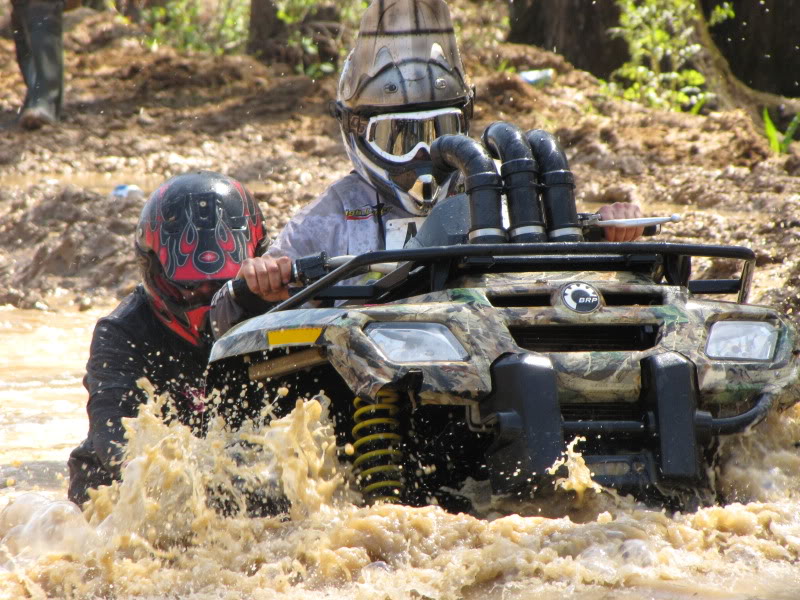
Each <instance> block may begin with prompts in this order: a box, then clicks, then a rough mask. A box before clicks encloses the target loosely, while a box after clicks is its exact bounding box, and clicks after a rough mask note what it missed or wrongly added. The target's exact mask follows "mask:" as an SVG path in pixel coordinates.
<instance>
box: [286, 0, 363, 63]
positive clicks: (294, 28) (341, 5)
mask: <svg viewBox="0 0 800 600" xmlns="http://www.w3.org/2000/svg"><path fill="white" fill-rule="evenodd" d="M320 4H323V3H321V2H320V1H319V0H275V6H276V8H277V9H278V18H279V19H280V20H281V21H283V23H284V24H285V25H286V28H287V30H288V32H289V39H288V40H287V43H288V45H289V47H290V48H295V49H298V50H300V51H301V52H302V55H303V56H304V60H303V62H302V63H298V64H297V65H295V70H296V71H297V72H298V73H300V74H304V75H307V76H308V77H312V78H314V79H317V78H320V77H323V76H325V75H330V74H332V73H334V72H335V71H336V65H335V64H333V63H332V62H330V61H324V60H322V59H321V58H320V51H319V46H318V44H317V43H316V42H315V41H314V38H313V37H312V36H311V35H309V33H308V30H307V29H306V28H304V27H303V26H304V25H305V24H306V22H307V21H308V20H309V18H310V17H312V16H313V14H314V11H315V10H317V8H318V7H319V5H320ZM368 5H369V1H368V0H338V1H337V2H336V8H337V10H338V11H339V15H340V23H341V25H342V27H341V29H340V30H339V34H338V36H337V38H336V40H335V41H336V43H337V45H338V46H339V47H340V49H341V50H340V54H344V53H345V52H346V50H345V47H344V44H342V41H343V39H344V38H345V37H346V36H347V35H348V34H350V33H351V32H354V31H356V30H357V29H358V25H359V22H360V20H361V15H362V14H363V13H364V10H365V9H366V8H367V6H368Z"/></svg>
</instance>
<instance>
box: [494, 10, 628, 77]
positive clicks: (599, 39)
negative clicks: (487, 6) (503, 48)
mask: <svg viewBox="0 0 800 600" xmlns="http://www.w3.org/2000/svg"><path fill="white" fill-rule="evenodd" d="M510 16H511V31H510V33H509V36H508V41H509V42H516V43H521V44H533V45H535V46H539V47H541V48H544V49H545V50H550V51H552V52H557V53H558V54H560V55H561V56H563V57H564V58H566V59H567V60H568V61H569V62H571V63H572V64H573V65H575V66H576V67H577V68H579V69H582V70H584V71H589V72H590V73H593V74H594V75H597V76H598V77H602V78H604V79H607V78H608V76H609V75H610V74H611V72H612V71H613V70H614V69H616V68H617V67H619V66H621V65H622V63H624V62H625V61H626V60H627V59H628V47H627V45H626V44H625V42H624V41H623V40H621V39H618V38H612V37H611V35H609V33H608V29H609V28H610V27H615V26H617V25H619V9H618V8H617V5H616V4H615V3H614V2H613V1H612V0H602V1H600V2H588V1H587V0H513V2H512V3H511V7H510Z"/></svg>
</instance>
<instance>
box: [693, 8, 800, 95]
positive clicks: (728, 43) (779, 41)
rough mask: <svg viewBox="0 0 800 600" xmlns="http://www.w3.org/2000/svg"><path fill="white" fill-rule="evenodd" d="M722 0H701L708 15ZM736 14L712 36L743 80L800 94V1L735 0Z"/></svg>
mask: <svg viewBox="0 0 800 600" xmlns="http://www.w3.org/2000/svg"><path fill="white" fill-rule="evenodd" d="M719 1H720V0H701V3H702V6H703V12H704V13H705V15H706V17H707V16H708V15H709V14H710V12H711V10H712V9H713V8H714V6H715V5H716V4H719ZM731 4H732V5H733V9H734V11H735V13H736V16H735V17H734V18H732V19H726V20H725V21H723V22H722V23H720V24H719V25H716V26H715V27H713V28H712V29H711V37H712V38H713V40H714V42H715V44H716V45H717V47H718V48H719V50H720V52H721V53H722V55H723V56H724V57H725V58H726V59H727V61H728V64H730V67H731V70H732V71H733V73H734V75H736V77H738V78H739V79H740V80H741V81H742V82H743V83H745V84H746V85H748V86H750V87H751V88H755V89H758V90H762V91H764V92H770V93H773V94H780V95H782V96H791V97H800V5H799V4H798V2H797V0H763V1H761V2H756V1H755V0H731Z"/></svg>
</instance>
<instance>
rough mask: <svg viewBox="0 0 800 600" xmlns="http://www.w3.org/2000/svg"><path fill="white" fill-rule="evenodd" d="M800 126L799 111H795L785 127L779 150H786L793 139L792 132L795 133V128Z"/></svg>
mask: <svg viewBox="0 0 800 600" xmlns="http://www.w3.org/2000/svg"><path fill="white" fill-rule="evenodd" d="M798 127H800V113H797V114H796V115H795V116H794V119H792V122H791V123H789V127H787V128H786V133H784V135H783V142H781V152H788V151H789V145H790V144H791V143H792V140H793V139H794V134H795V133H797V128H798Z"/></svg>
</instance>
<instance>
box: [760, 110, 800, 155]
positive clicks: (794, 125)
mask: <svg viewBox="0 0 800 600" xmlns="http://www.w3.org/2000/svg"><path fill="white" fill-rule="evenodd" d="M763 117H764V133H765V134H766V136H767V139H768V140H769V147H770V148H772V150H773V152H775V154H784V153H786V152H789V145H790V144H791V143H792V140H793V139H794V135H795V133H797V129H798V127H800V113H797V114H796V115H795V116H794V118H793V119H792V121H791V123H789V127H787V128H786V131H785V132H784V133H783V134H781V133H780V132H779V131H778V128H777V127H775V123H773V122H772V119H771V118H770V116H769V112H768V111H767V109H766V108H765V109H764V112H763Z"/></svg>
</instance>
